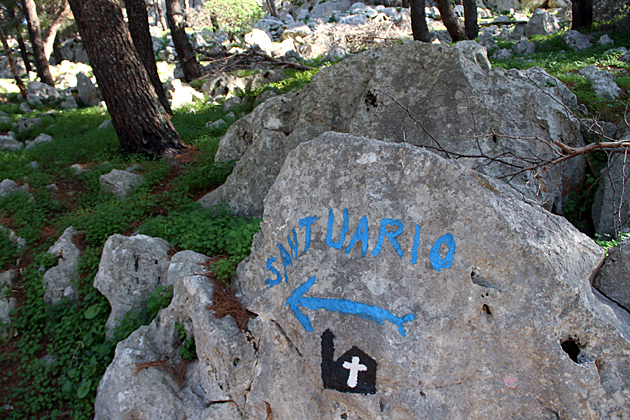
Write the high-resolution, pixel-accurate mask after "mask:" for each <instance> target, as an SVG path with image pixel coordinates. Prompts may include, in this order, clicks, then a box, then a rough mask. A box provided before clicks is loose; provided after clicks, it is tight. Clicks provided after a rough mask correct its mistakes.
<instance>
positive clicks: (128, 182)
mask: <svg viewBox="0 0 630 420" xmlns="http://www.w3.org/2000/svg"><path fill="white" fill-rule="evenodd" d="M143 181H144V177H143V176H142V175H136V174H132V173H129V172H126V171H121V170H119V169H112V171H111V172H110V173H108V174H105V175H101V177H100V184H101V186H102V187H103V188H104V189H105V190H107V191H109V192H111V193H113V194H115V195H117V196H118V197H125V196H128V195H129V194H131V192H132V191H133V189H134V188H136V187H138V186H139V185H140V184H142V182H143Z"/></svg>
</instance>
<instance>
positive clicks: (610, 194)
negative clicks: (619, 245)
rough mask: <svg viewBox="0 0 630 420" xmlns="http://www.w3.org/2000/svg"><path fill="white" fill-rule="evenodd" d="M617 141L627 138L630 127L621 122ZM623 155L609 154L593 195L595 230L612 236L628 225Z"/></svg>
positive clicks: (629, 166) (627, 169) (627, 166)
mask: <svg viewBox="0 0 630 420" xmlns="http://www.w3.org/2000/svg"><path fill="white" fill-rule="evenodd" d="M616 139H617V140H630V129H629V128H628V126H627V125H626V124H625V123H623V122H622V123H621V124H620V125H619V126H617V135H616ZM624 160H625V159H624V155H623V154H617V155H615V156H613V159H612V164H610V165H609V166H608V168H605V169H603V170H602V172H601V179H600V181H599V188H598V189H597V191H596V192H595V197H594V198H593V206H592V208H591V216H592V218H593V226H594V228H595V232H596V233H597V234H599V235H602V236H604V237H605V236H606V235H608V236H609V237H612V238H616V237H617V234H618V233H619V232H622V231H623V232H625V231H626V229H627V228H628V227H630V203H628V199H630V189H629V188H625V186H626V184H627V182H628V181H627V180H628V173H630V163H626V162H624Z"/></svg>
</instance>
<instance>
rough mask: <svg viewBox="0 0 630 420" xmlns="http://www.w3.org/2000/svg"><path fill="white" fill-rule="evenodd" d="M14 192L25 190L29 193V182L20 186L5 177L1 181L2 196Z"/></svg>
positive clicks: (0, 193)
mask: <svg viewBox="0 0 630 420" xmlns="http://www.w3.org/2000/svg"><path fill="white" fill-rule="evenodd" d="M12 192H23V193H27V194H28V184H23V185H22V186H19V185H18V184H17V183H16V182H15V181H13V180H11V179H4V180H3V181H2V182H0V196H3V195H7V194H10V193H12Z"/></svg>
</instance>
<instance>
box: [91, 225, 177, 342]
mask: <svg viewBox="0 0 630 420" xmlns="http://www.w3.org/2000/svg"><path fill="white" fill-rule="evenodd" d="M170 249H171V245H170V244H169V243H168V242H166V241H165V240H163V239H160V238H152V237H150V236H145V235H136V236H130V237H127V236H123V235H113V236H110V237H109V239H107V241H106V242H105V246H104V247H103V256H102V257H101V264H100V266H99V268H98V273H97V274H96V277H95V278H94V287H95V288H96V289H98V291H99V292H101V293H102V294H103V295H104V296H105V297H106V298H107V300H108V301H109V304H110V306H111V307H112V312H111V313H110V315H109V318H108V319H107V323H106V324H105V328H107V329H108V330H109V331H108V333H109V334H111V332H112V331H111V330H112V329H113V328H115V327H116V326H117V325H118V324H119V323H120V321H121V320H122V319H123V317H124V316H125V314H126V313H127V312H129V311H131V310H137V311H139V310H140V308H141V307H142V304H143V303H144V301H145V300H146V298H147V296H148V294H149V293H152V292H154V291H155V289H156V287H157V286H167V285H169V284H170V283H169V282H168V277H167V273H166V271H167V270H168V266H169V256H168V251H169V250H170Z"/></svg>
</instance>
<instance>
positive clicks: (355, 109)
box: [200, 41, 583, 216]
mask: <svg viewBox="0 0 630 420" xmlns="http://www.w3.org/2000/svg"><path fill="white" fill-rule="evenodd" d="M563 103H565V104H567V105H577V101H576V98H575V96H574V95H573V94H572V93H571V92H570V91H569V90H568V89H567V88H566V86H565V85H563V84H562V82H560V81H559V80H557V79H555V78H553V77H551V76H549V75H548V74H547V73H545V72H544V71H543V70H542V69H540V68H531V69H529V70H526V71H519V70H504V69H502V68H496V69H491V67H490V63H489V61H488V58H487V56H486V50H485V49H483V47H481V46H480V45H478V44H477V43H475V42H472V41H467V42H459V43H457V44H456V45H455V46H454V47H448V46H442V45H434V44H427V43H422V42H409V43H407V44H405V45H400V46H395V47H391V48H383V49H378V50H371V51H366V52H364V53H361V54H357V55H356V56H354V57H351V58H348V59H346V60H344V61H342V62H340V63H338V64H336V65H334V66H330V67H327V68H325V69H322V70H321V71H320V72H319V73H318V74H317V75H316V76H314V77H313V81H312V82H311V84H310V85H309V86H307V87H305V88H304V89H302V91H300V92H298V93H288V94H286V95H282V96H278V97H276V98H272V99H270V100H268V101H267V102H265V103H264V105H261V106H259V107H258V108H257V109H256V110H255V111H254V112H252V113H251V114H249V115H248V116H246V117H245V118H243V119H241V120H239V121H237V122H236V123H234V124H233V125H232V126H231V127H230V129H229V130H228V131H227V133H226V134H225V136H224V137H223V139H222V140H221V143H220V146H219V150H218V152H217V155H216V159H217V160H225V161H228V160H232V159H240V161H239V162H238V164H237V165H236V167H235V168H234V172H233V173H232V175H230V177H229V178H228V180H227V181H226V183H225V184H224V185H222V186H221V187H219V188H218V189H216V190H214V191H213V192H211V193H209V194H208V195H206V196H205V197H203V198H202V199H201V200H200V202H201V203H202V205H204V206H212V205H216V204H218V203H220V202H221V201H223V200H226V201H227V202H228V203H229V204H230V205H231V206H232V207H234V208H235V209H236V211H237V212H238V214H240V215H246V216H260V215H261V214H262V209H263V204H262V202H263V199H264V197H265V196H266V194H267V191H268V189H269V186H271V184H272V183H273V181H274V180H275V177H276V176H277V174H278V172H279V171H280V168H281V167H282V164H283V162H284V159H285V157H286V155H287V153H288V152H289V151H290V150H292V149H293V148H295V147H296V146H297V145H298V144H300V143H302V142H304V141H308V140H311V139H314V138H315V137H317V136H319V135H320V134H322V133H324V132H326V131H329V130H335V131H339V132H347V133H352V134H356V135H364V136H369V137H373V138H377V139H379V140H384V141H389V142H402V141H405V142H407V143H410V144H414V145H416V146H421V147H426V148H428V149H429V150H433V151H436V152H439V151H440V150H442V154H443V155H444V156H449V157H453V158H454V157H457V158H458V160H459V161H460V162H462V163H464V164H465V165H466V166H468V167H471V168H474V169H476V170H478V171H479V172H481V173H484V174H487V175H490V176H504V177H505V176H507V175H509V174H512V173H514V172H515V171H516V170H517V168H516V167H515V166H513V165H520V166H529V165H530V163H526V162H525V161H528V162H531V159H537V158H541V159H551V158H554V157H557V154H556V151H552V150H551V148H550V147H549V146H548V143H547V142H548V141H549V140H560V139H562V140H563V141H564V142H566V143H569V144H573V145H578V144H581V142H582V138H581V134H580V133H579V122H578V121H577V119H576V118H575V117H574V116H572V115H570V113H569V112H568V111H567V109H566V107H565V106H564V105H563ZM535 137H536V138H538V139H539V140H535V139H532V138H535ZM445 151H447V152H448V153H446V152H445ZM467 156H471V157H467ZM498 156H501V157H500V158H499V159H495V160H493V159H492V158H495V157H498ZM582 178H583V160H582V159H580V158H578V159H577V160H572V161H569V162H565V164H561V165H558V166H556V167H554V168H553V169H552V170H550V171H546V172H545V171H543V172H541V173H538V171H537V172H536V173H533V172H528V171H524V172H521V173H520V174H518V175H516V176H507V177H506V178H504V179H505V180H506V181H507V182H509V184H510V185H512V186H513V187H514V188H515V189H516V190H518V191H519V192H521V193H522V194H523V195H524V196H525V197H526V198H527V199H531V200H536V201H538V202H541V203H543V204H544V206H545V207H546V208H547V209H555V211H557V212H561V211H562V203H563V201H564V200H565V198H566V196H567V194H568V193H570V192H571V191H572V189H573V188H574V187H575V186H576V185H578V184H579V183H580V182H581V181H582Z"/></svg>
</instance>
